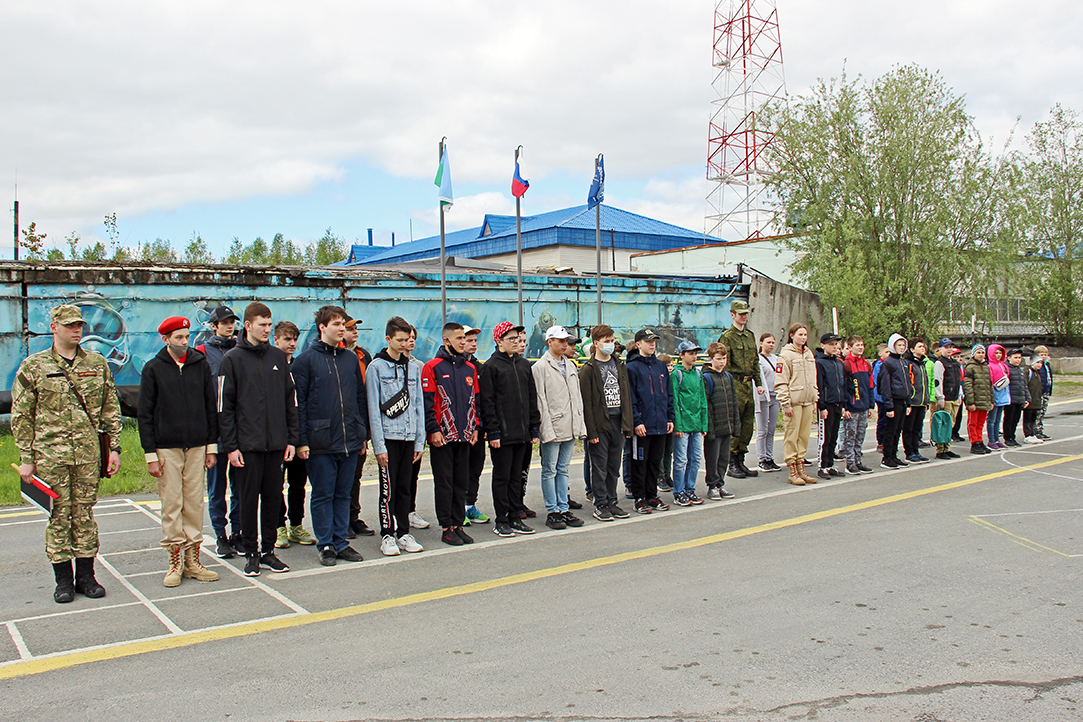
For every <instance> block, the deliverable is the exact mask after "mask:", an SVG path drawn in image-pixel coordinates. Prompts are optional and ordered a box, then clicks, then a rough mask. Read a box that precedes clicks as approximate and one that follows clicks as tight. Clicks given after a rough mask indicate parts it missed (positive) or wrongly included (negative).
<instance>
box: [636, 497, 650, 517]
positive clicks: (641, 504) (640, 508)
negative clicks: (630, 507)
mask: <svg viewBox="0 0 1083 722" xmlns="http://www.w3.org/2000/svg"><path fill="white" fill-rule="evenodd" d="M635 510H636V513H637V514H650V513H651V505H650V504H648V503H647V500H646V499H636V505H635Z"/></svg>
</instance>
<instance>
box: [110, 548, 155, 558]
mask: <svg viewBox="0 0 1083 722" xmlns="http://www.w3.org/2000/svg"><path fill="white" fill-rule="evenodd" d="M161 550H162V548H161V547H160V546H159V547H146V548H145V549H123V550H121V551H119V552H98V556H100V557H104V556H110V557H117V556H120V555H121V554H142V553H143V552H158V551H161Z"/></svg>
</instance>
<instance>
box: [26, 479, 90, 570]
mask: <svg viewBox="0 0 1083 722" xmlns="http://www.w3.org/2000/svg"><path fill="white" fill-rule="evenodd" d="M36 473H37V475H38V476H40V477H41V478H42V479H44V480H45V481H46V482H48V483H49V486H51V487H53V491H55V492H56V493H57V494H59V495H60V498H59V499H56V500H55V501H53V515H52V516H51V517H49V524H48V525H47V526H46V527H45V554H46V555H47V556H48V557H49V562H50V563H52V564H59V563H60V562H66V561H69V560H71V558H72V557H93V556H95V555H97V553H98V523H97V522H96V521H94V511H93V509H94V504H96V503H97V501H98V483H99V482H100V479H99V478H98V462H97V461H93V462H91V463H89V464H76V465H73V466H69V465H67V464H55V463H52V462H49V461H39V462H38V464H37V471H36Z"/></svg>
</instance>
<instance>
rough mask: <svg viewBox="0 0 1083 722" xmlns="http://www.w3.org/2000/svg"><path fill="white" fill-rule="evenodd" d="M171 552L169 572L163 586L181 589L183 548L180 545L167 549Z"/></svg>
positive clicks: (170, 546) (172, 545) (173, 545)
mask: <svg viewBox="0 0 1083 722" xmlns="http://www.w3.org/2000/svg"><path fill="white" fill-rule="evenodd" d="M166 551H167V552H169V571H167V572H166V573H165V579H163V580H162V584H164V585H165V586H167V587H179V586H180V583H181V548H180V545H179V544H170V545H169V546H168V547H166Z"/></svg>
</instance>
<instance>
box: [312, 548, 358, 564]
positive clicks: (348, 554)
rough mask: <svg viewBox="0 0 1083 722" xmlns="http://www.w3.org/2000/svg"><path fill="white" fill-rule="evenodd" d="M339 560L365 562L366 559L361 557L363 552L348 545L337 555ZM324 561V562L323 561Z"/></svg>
mask: <svg viewBox="0 0 1083 722" xmlns="http://www.w3.org/2000/svg"><path fill="white" fill-rule="evenodd" d="M335 557H336V558H337V559H341V560H342V561H344V562H363V561H365V557H363V556H361V552H359V551H357V550H356V549H354V548H353V547H352V546H349V545H347V546H346V548H345V549H343V550H342V551H340V552H339V553H338V554H336V555H335ZM321 561H322V560H321Z"/></svg>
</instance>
